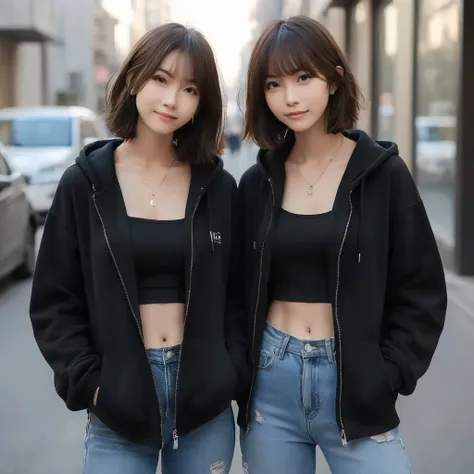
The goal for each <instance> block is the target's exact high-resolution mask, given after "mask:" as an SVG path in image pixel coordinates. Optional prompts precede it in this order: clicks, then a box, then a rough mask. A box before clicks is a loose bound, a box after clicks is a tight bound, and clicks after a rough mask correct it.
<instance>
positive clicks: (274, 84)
mask: <svg viewBox="0 0 474 474" xmlns="http://www.w3.org/2000/svg"><path fill="white" fill-rule="evenodd" d="M275 87H278V83H277V82H275V81H270V82H267V83H266V84H265V89H267V90H270V89H275Z"/></svg>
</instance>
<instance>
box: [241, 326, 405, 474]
mask: <svg viewBox="0 0 474 474" xmlns="http://www.w3.org/2000/svg"><path fill="white" fill-rule="evenodd" d="M255 383H256V385H255V387H254V389H255V394H254V400H253V407H252V412H251V416H250V419H251V426H250V430H249V432H248V433H246V432H243V431H242V432H241V447H242V456H243V464H244V468H245V469H244V470H245V472H246V473H248V474H288V473H290V472H294V473H298V474H314V473H315V471H316V446H319V447H320V448H321V451H322V452H323V454H324V457H325V458H326V461H327V462H328V464H329V467H330V469H331V472H332V473H333V474H410V467H409V464H408V460H407V456H406V453H405V449H404V446H403V443H402V440H401V438H400V436H399V433H398V429H394V430H392V431H390V432H388V433H381V434H380V435H378V436H373V437H371V438H366V439H360V440H355V441H351V442H349V443H348V445H347V446H346V447H343V446H342V443H341V436H340V432H339V428H338V426H337V423H336V405H335V403H336V384H337V370H336V359H335V342H334V339H325V340H318V341H302V340H299V339H296V338H294V337H292V336H290V335H289V334H285V333H283V332H281V331H279V330H278V329H276V328H274V327H273V326H271V325H270V324H267V327H266V329H265V332H264V336H263V343H262V349H261V354H260V362H259V370H258V373H257V377H256V382H255Z"/></svg>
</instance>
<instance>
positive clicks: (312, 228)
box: [270, 209, 333, 303]
mask: <svg viewBox="0 0 474 474" xmlns="http://www.w3.org/2000/svg"><path fill="white" fill-rule="evenodd" d="M332 216H333V213H332V212H327V213H324V214H315V215H301V214H293V213H291V212H288V211H286V210H284V209H282V210H281V213H280V215H279V217H278V222H277V225H276V230H275V236H274V240H273V244H272V257H271V262H272V263H271V277H270V285H271V286H270V288H271V290H270V291H271V295H272V300H273V301H294V302H300V303H329V302H330V298H329V290H328V268H327V247H328V244H330V243H331V242H332V235H333V234H332V229H333V226H332V221H333V219H332Z"/></svg>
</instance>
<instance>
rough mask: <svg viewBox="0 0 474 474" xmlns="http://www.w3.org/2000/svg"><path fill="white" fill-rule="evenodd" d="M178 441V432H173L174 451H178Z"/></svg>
mask: <svg viewBox="0 0 474 474" xmlns="http://www.w3.org/2000/svg"><path fill="white" fill-rule="evenodd" d="M178 439H179V436H178V431H177V430H174V431H173V449H178Z"/></svg>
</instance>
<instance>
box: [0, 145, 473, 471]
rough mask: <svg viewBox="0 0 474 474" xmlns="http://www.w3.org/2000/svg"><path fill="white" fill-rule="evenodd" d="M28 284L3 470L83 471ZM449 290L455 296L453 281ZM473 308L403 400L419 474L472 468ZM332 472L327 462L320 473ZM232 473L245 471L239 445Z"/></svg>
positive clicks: (0, 304) (5, 378)
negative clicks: (39, 342)
mask: <svg viewBox="0 0 474 474" xmlns="http://www.w3.org/2000/svg"><path fill="white" fill-rule="evenodd" d="M254 161H255V149H254V148H253V147H245V148H244V149H243V151H242V152H241V153H240V154H239V155H236V156H235V157H230V156H226V157H225V166H226V168H228V169H229V170H230V171H231V172H232V173H233V174H234V175H235V176H236V178H237V179H239V177H240V175H241V174H242V173H243V171H245V169H246V168H247V167H248V166H249V165H250V164H251V163H253V162H254ZM30 287H31V282H30V281H23V282H17V281H13V280H7V281H4V282H2V283H0V380H1V381H2V383H1V386H2V390H0V407H1V408H0V473H1V474H79V473H80V472H81V469H82V458H83V449H84V444H83V440H84V428H85V421H86V416H85V413H84V412H80V413H71V412H69V411H68V410H67V409H66V408H65V406H64V404H63V402H62V401H61V400H60V399H59V398H58V397H57V395H56V394H55V392H54V388H53V383H52V373H51V370H50V369H49V367H48V366H47V365H46V363H45V362H44V360H43V359H42V357H41V356H40V353H39V351H38V349H37V346H36V343H35V342H34V340H33V336H32V332H31V327H30V322H29V317H28V304H29V294H30ZM450 291H452V292H453V295H454V294H456V295H457V293H456V281H455V280H452V281H451V280H450ZM468 310H470V311H471V312H473V313H474V307H470V308H469V307H466V306H463V305H462V304H461V303H460V302H459V301H458V297H457V296H456V298H453V299H452V300H451V301H450V305H449V313H448V319H447V324H446V328H445V332H444V334H443V337H442V340H441V343H440V346H439V349H438V351H437V353H436V356H435V358H434V360H433V364H432V367H431V369H430V371H429V372H428V374H427V375H426V376H425V377H424V378H423V379H422V381H421V382H420V383H419V386H418V389H417V392H416V394H415V395H413V396H412V397H409V398H404V397H401V399H400V402H399V411H400V414H401V418H402V426H401V432H402V435H403V438H404V441H405V445H406V447H407V450H408V453H409V456H410V458H411V463H412V469H413V473H414V474H446V473H448V472H449V473H451V474H468V473H470V472H473V465H474V452H473V451H472V448H470V441H471V433H472V430H471V427H472V426H473V425H474V410H472V401H473V400H474V377H473V376H472V370H471V362H472V361H474V344H473V341H474V314H468ZM328 472H329V471H328V470H327V467H326V466H325V464H324V461H321V462H320V463H319V465H318V470H317V473H318V474H328ZM231 473H232V474H241V473H243V471H242V468H241V462H240V450H239V447H238V444H237V446H236V453H235V457H234V464H233V468H232V471H231ZM197 474H200V473H197ZM288 474H298V473H288ZM348 474H349V473H348ZM351 474H352V473H351ZM362 474H363V473H362ZM380 474H384V471H383V470H382V469H381V471H380Z"/></svg>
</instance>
